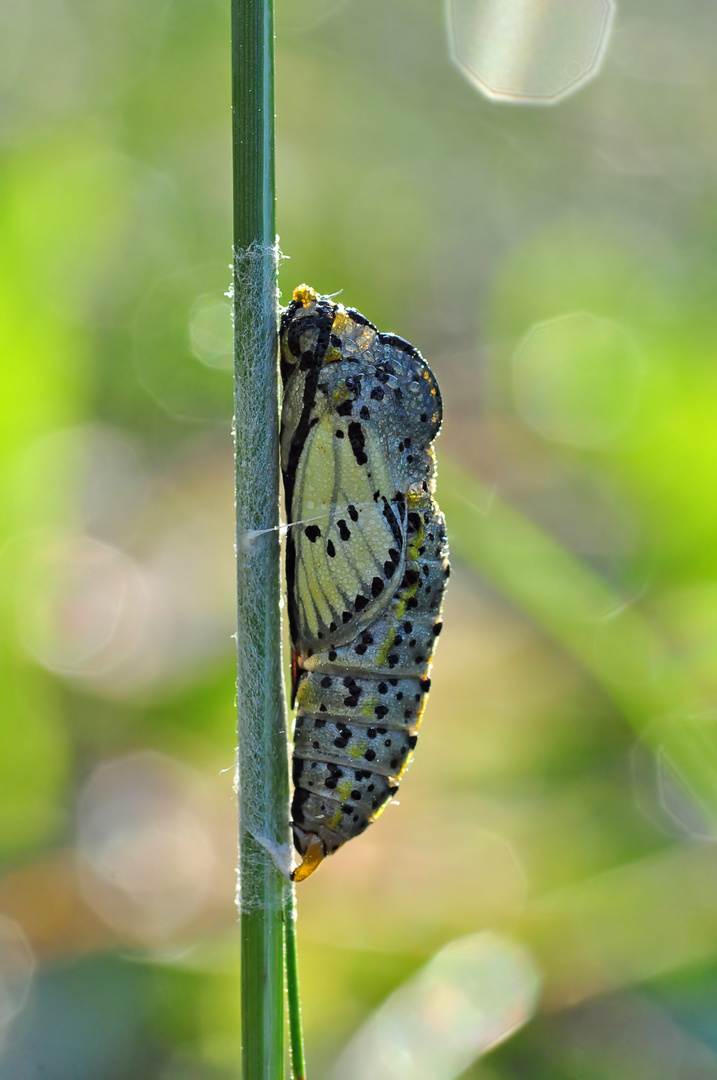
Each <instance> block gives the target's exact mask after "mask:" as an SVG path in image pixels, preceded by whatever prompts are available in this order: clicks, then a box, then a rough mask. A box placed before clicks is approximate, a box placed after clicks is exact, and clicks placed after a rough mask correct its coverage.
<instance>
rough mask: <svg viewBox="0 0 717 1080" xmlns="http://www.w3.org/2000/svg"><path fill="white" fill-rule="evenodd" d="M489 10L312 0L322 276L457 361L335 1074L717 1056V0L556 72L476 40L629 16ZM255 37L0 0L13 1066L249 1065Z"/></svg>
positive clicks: (306, 120)
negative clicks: (247, 93)
mask: <svg viewBox="0 0 717 1080" xmlns="http://www.w3.org/2000/svg"><path fill="white" fill-rule="evenodd" d="M576 2H577V0H576ZM490 7H491V5H490V4H486V3H479V2H477V0H476V2H473V0H457V2H456V3H455V4H454V6H453V8H452V9H451V10H450V11H449V12H448V14H449V15H452V16H453V22H452V24H451V25H452V26H453V45H454V50H455V51H457V52H459V53H461V55H460V56H459V59H462V62H463V70H462V69H461V68H460V67H459V66H458V65H457V64H456V63H454V62H453V59H452V56H451V48H450V45H449V34H448V32H447V12H446V9H445V8H444V6H443V5H442V3H441V2H440V0H338V2H333V0H306V2H303V3H298V2H297V0H277V12H276V22H277V27H276V28H277V58H276V66H277V167H278V207H277V219H278V229H279V233H280V238H281V246H282V249H283V251H284V253H285V254H286V255H287V256H288V260H287V261H285V262H284V263H283V265H282V269H281V287H282V291H283V297H284V301H286V300H287V299H288V298H289V297H290V294H291V290H292V288H293V287H294V286H295V285H296V284H298V283H300V282H303V281H307V282H309V283H310V284H311V285H313V286H314V287H315V288H317V289H319V290H320V291H322V292H330V293H333V292H337V291H338V290H343V291H342V292H341V294H340V299H341V300H343V301H345V302H346V303H347V304H350V305H353V306H355V307H357V308H358V309H359V310H361V311H363V312H364V313H365V314H366V315H367V316H368V317H369V318H371V319H372V320H373V321H374V322H376V323H377V324H378V325H379V326H380V327H381V328H382V329H385V330H394V331H396V332H398V333H400V334H401V335H403V336H405V337H407V338H408V339H409V340H411V341H412V342H414V343H415V344H416V345H417V346H418V347H419V348H420V349H421V350H422V352H423V353H424V355H425V356H426V357H427V358H428V360H429V362H430V363H431V365H432V367H433V369H434V371H435V372H436V375H437V377H438V379H439V382H440V385H441V388H442V391H443V396H444V402H445V422H444V431H443V434H442V436H441V438H440V440H439V443H438V447H437V449H438V455H439V465H440V477H441V479H440V481H439V494H438V497H439V501H440V502H441V505H442V506H443V507H444V509H445V510H446V513H447V517H448V526H449V537H450V539H451V545H452V552H453V563H454V574H453V577H452V579H451V583H450V588H449V591H448V594H447V601H446V608H445V620H444V621H445V630H444V633H443V636H442V638H441V645H440V648H439V650H438V654H437V660H436V663H435V667H434V671H433V687H434V689H433V691H432V695H431V701H430V703H429V706H428V710H427V716H426V721H425V725H424V729H423V732H422V735H421V739H420V741H419V745H418V751H417V755H416V759H415V762H414V764H413V765H412V767H411V770H410V772H409V774H408V776H407V777H406V779H405V782H404V783H403V785H402V787H401V792H400V800H399V801H400V806H399V807H395V806H393V807H391V808H389V810H388V812H387V813H386V814H385V816H384V817H383V818H382V820H381V822H380V823H379V824H378V825H377V826H376V827H375V828H374V829H371V830H370V831H369V833H367V834H366V835H365V836H364V837H362V838H361V839H360V840H359V841H357V842H356V844H355V845H354V844H352V845H351V846H350V848H348V849H346V850H345V851H343V852H341V853H339V854H338V855H337V856H336V858H335V859H332V860H330V861H329V863H327V864H326V866H325V867H322V869H321V872H320V873H318V874H317V875H316V876H315V877H313V878H312V879H311V880H310V881H309V882H307V883H306V884H305V885H303V886H301V888H300V890H299V917H300V961H301V974H302V981H303V994H304V1017H305V1024H306V1035H307V1044H308V1046H307V1051H308V1058H309V1067H310V1076H311V1078H312V1080H323V1078H326V1080H335V1078H337V1077H338V1076H339V1075H340V1076H341V1077H342V1080H350V1078H355V1080H362V1078H365V1080H383V1078H384V1077H386V1078H387V1080H401V1078H402V1077H404V1076H406V1077H411V1078H413V1080H416V1078H420V1080H433V1078H435V1080H448V1078H450V1077H452V1076H454V1075H457V1074H458V1073H459V1072H460V1070H461V1069H467V1072H465V1074H464V1075H466V1076H468V1077H470V1078H471V1080H518V1078H520V1080H710V1078H711V1080H714V1077H715V1076H717V1004H716V1002H717V903H716V901H715V897H716V896H717V857H716V853H715V846H714V839H715V828H716V823H717V740H716V738H715V734H716V732H715V719H716V716H717V714H716V713H715V704H716V702H717V664H716V663H715V645H716V644H717V500H715V495H714V493H715V489H716V487H717V438H715V419H716V417H717V366H716V364H715V360H716V357H715V323H716V319H715V295H716V287H717V227H716V224H715V223H716V221H717V213H716V211H717V201H716V196H715V170H716V167H717V157H716V154H715V146H717V76H716V75H715V67H714V56H713V53H714V42H715V40H716V36H717V11H715V8H714V5H712V4H708V3H705V2H703V0H685V2H684V3H683V4H681V5H680V6H679V7H678V6H676V5H674V4H669V3H666V2H665V0H652V2H650V3H647V0H624V2H623V3H622V4H621V5H620V8H619V10H618V11H617V12H616V14H615V18H614V21H613V24H612V29H611V33H608V30H609V28H608V27H607V24H606V23H603V25H602V30H600V33H601V34H602V35H603V37H602V46H603V53H604V55H603V56H602V64H601V69H600V71H599V73H598V74H597V75H596V77H595V78H592V79H590V80H589V81H586V82H585V85H581V86H579V87H578V88H577V89H576V91H575V92H574V93H572V94H570V95H569V96H566V97H564V98H561V99H560V100H559V101H553V102H552V103H551V104H546V103H543V104H540V103H536V102H535V101H533V103H532V104H521V103H518V102H516V101H514V100H509V99H508V100H497V101H496V100H490V99H489V97H487V96H486V95H485V94H484V93H481V91H480V88H479V87H478V86H477V85H476V82H475V80H471V78H469V77H466V76H467V70H466V61H465V55H464V53H463V50H464V48H466V49H467V50H468V54H469V60H470V62H471V63H473V62H475V64H477V65H478V66H479V67H480V65H481V64H486V63H487V64H488V67H489V68H490V66H491V64H492V65H493V68H495V70H496V71H498V73H499V74H500V75H501V77H503V76H504V75H505V77H506V78H507V79H508V83H510V78H514V77H515V78H517V75H516V72H517V73H518V74H519V75H520V77H521V78H522V79H524V82H522V83H520V85H519V86H517V89H516V93H517V92H520V93H521V94H525V93H526V87H527V91H530V90H531V88H533V90H534V89H535V88H536V86H537V90H538V91H541V90H544V89H545V86H546V85H549V86H552V83H551V82H550V80H551V79H552V78H557V79H558V82H560V80H561V79H562V78H563V77H564V76H566V73H567V75H568V76H569V78H574V75H575V70H576V69H575V65H574V64H573V66H572V67H571V66H570V65H569V64H568V60H570V57H569V55H568V57H567V60H566V52H565V49H566V48H568V54H569V47H572V45H575V47H576V48H577V45H576V41H577V39H578V38H579V37H580V34H581V33H582V31H583V30H585V27H587V30H586V33H588V37H589V36H590V34H591V33H592V34H595V33H596V32H597V31H596V30H595V27H596V26H598V24H599V23H600V20H599V18H598V19H597V22H596V10H597V9H599V8H601V7H602V5H601V0H585V3H584V4H583V3H582V0H581V2H580V3H577V6H575V5H573V7H574V10H573V14H575V11H577V12H578V15H577V16H575V18H576V19H577V21H576V22H575V24H574V25H573V24H572V23H571V24H570V27H569V31H565V34H567V38H568V40H567V45H566V40H563V39H564V38H565V34H564V35H563V38H560V35H558V38H559V40H558V39H555V38H554V35H553V36H551V33H552V32H550V33H549V32H547V31H546V32H545V33H542V32H541V27H540V25H539V21H540V20H539V19H538V23H533V24H532V25H531V28H530V32H529V33H528V32H527V31H526V32H525V33H524V34H523V35H522V37H521V33H520V32H519V31H520V18H519V17H518V15H519V14H520V12H519V11H518V8H517V7H516V2H515V0H505V4H504V6H503V7H502V8H500V6H496V3H493V14H494V15H495V13H496V11H497V12H498V14H500V13H501V12H502V15H505V12H506V11H507V12H508V15H509V16H510V17H511V18H512V17H513V16H514V15H515V16H516V19H517V24H516V22H515V20H514V22H513V24H511V25H512V26H513V29H512V30H511V31H510V33H512V34H516V33H517V45H516V41H514V40H513V38H511V37H510V33H508V30H506V29H505V27H503V29H501V26H502V24H500V19H498V21H497V22H496V21H495V20H494V23H495V25H493V24H491V26H492V27H493V28H492V30H491V29H490V27H489V26H488V23H486V22H485V18H484V16H485V12H483V13H482V14H481V10H482V9H484V8H490ZM560 8H561V5H560V4H559V3H557V2H556V0H553V3H552V5H551V4H547V3H544V4H542V5H537V6H536V11H538V12H539V13H540V12H543V13H544V14H545V18H546V19H548V16H550V18H551V19H554V17H555V13H556V11H557V12H558V15H560V16H561V17H562V15H564V14H565V13H564V12H562V14H561V10H560ZM583 8H584V11H585V19H586V22H585V25H584V26H583V27H582V30H581V21H580V20H581V18H582V16H580V11H581V10H582V9H583ZM603 10H604V9H603ZM516 12H518V15H516ZM488 14H490V12H489V13H488ZM598 15H599V11H598ZM479 16H480V18H483V22H481V21H480V19H479ZM485 17H486V18H487V16H485ZM476 19H477V20H478V21H477V22H476ZM471 20H473V21H471ZM591 20H592V21H591ZM448 21H450V20H448ZM508 21H509V22H510V19H509V20H508ZM504 22H505V19H504ZM499 24H500V25H499ZM515 25H518V31H516V30H515ZM561 25H563V24H561ZM551 26H553V23H551ZM481 28H482V30H481ZM591 28H592V29H591ZM598 29H599V27H598ZM489 30H490V32H489ZM479 31H480V33H479ZM228 32H229V25H228V4H227V3H225V2H219V0H205V2H203V3H201V4H199V3H196V2H192V0H165V2H162V3H154V4H146V3H139V2H138V0H123V2H122V3H120V4H113V3H109V2H108V0H30V2H24V3H23V2H20V0H7V2H6V3H5V4H4V5H3V6H2V8H1V9H0V139H1V149H0V153H1V154H2V170H1V173H0V221H1V229H0V237H1V239H0V341H1V342H2V362H1V363H0V386H1V400H2V423H1V424H0V560H1V561H0V613H1V618H0V672H1V681H0V687H1V690H2V692H1V696H0V709H1V717H2V724H1V725H0V847H1V849H2V850H1V853H2V859H3V870H2V876H1V877H0V1077H2V1080H31V1078H35V1077H42V1078H43V1080H85V1078H86V1080H125V1078H126V1080H130V1078H131V1080H143V1078H148V1080H149V1078H152V1080H156V1078H161V1080H205V1078H206V1080H229V1078H236V1077H238V1075H239V1072H238V1069H239V1066H238V1060H239V1023H238V946H237V932H236V928H235V911H234V907H233V893H234V887H235V877H234V866H235V852H234V844H235V839H234V837H235V806H234V796H233V792H232V779H233V776H232V774H233V758H234V741H235V736H234V727H235V717H234V704H233V701H234V658H233V643H232V638H231V635H232V633H233V631H234V583H233V493H232V458H231V436H230V422H231V415H230V413H231V373H230V368H231V355H230V350H231V343H230V332H229V323H228V308H227V301H226V299H225V297H224V295H223V294H224V291H225V289H226V287H227V285H228V282H229V270H228V265H229V262H230V249H229V243H230V237H231V202H230V200H231V183H230V180H231V163H230V106H229V66H228V65H229V46H228ZM491 34H492V35H493V36H492V37H491ZM501 34H503V35H504V36H503V37H501ZM506 34H507V35H508V36H507V37H505V35H506ZM471 35H473V38H471ZM571 35H573V38H574V39H575V40H573V38H571ZM608 38H609V40H608ZM596 40H597V39H596ZM571 43H572V45H571ZM578 44H579V42H578ZM589 44H590V42H589V41H588V45H589ZM593 44H594V45H595V41H594V42H593ZM518 45H519V46H520V49H521V50H522V52H521V57H520V58H518V59H516V55H515V54H511V53H510V49H511V48H513V49H514V50H515V48H517V46H518ZM584 45H585V43H584V42H583V43H582V45H581V46H580V47H581V49H582V53H581V55H583V54H584V53H585V48H584ZM474 46H475V48H474ZM491 48H493V50H494V51H493V52H491ZM501 49H502V50H503V51H502V52H501ZM471 50H472V51H471ZM495 50H498V51H497V52H496V51H495ZM506 50H507V53H506ZM599 52H600V50H599V49H598V48H597V46H596V48H595V49H593V53H592V54H590V49H588V50H587V53H588V54H590V55H592V56H593V61H592V62H593V66H594V67H595V68H596V67H597V64H598V59H597V58H598V54H599ZM498 53H500V57H498V59H496V57H497V56H498ZM506 56H507V58H506ZM499 61H500V62H499ZM501 65H502V66H501ZM578 66H579V65H578ZM493 68H491V72H493ZM506 72H507V75H506ZM531 80H532V81H531ZM536 80H537V82H536ZM546 80H547V81H546ZM551 92H552V91H551ZM451 943H452V944H451ZM446 947H447V949H446ZM441 950H443V951H441ZM436 954H438V955H436ZM431 958H433V959H431ZM427 963H428V964H429V967H428V968H425V969H424V965H426V964H427ZM422 969H423V972H422V974H418V975H417V974H416V973H418V972H421V971H422ZM406 980H409V981H408V983H406ZM398 987H402V988H401V989H400V990H399V991H398V993H397V996H395V997H393V998H392V999H391V1001H390V1002H389V1004H388V1005H387V1006H385V1007H384V1008H383V1010H382V1011H380V1012H378V1013H376V1012H375V1010H376V1009H378V1008H379V1007H380V1006H381V1005H382V1003H383V1002H384V1001H385V1000H386V998H387V997H388V996H389V995H390V994H391V993H392V992H393V991H395V990H396V988H398ZM417 1018H418V1020H419V1021H420V1023H417ZM411 1025H413V1026H411ZM357 1032H358V1035H357ZM351 1040H354V1041H353V1042H352V1041H351ZM419 1044H420V1055H418V1056H417V1054H418V1051H417V1049H416V1047H417V1046H419ZM347 1046H348V1049H346V1047H347ZM484 1051H490V1052H488V1053H487V1054H485V1055H484ZM342 1055H343V1056H342Z"/></svg>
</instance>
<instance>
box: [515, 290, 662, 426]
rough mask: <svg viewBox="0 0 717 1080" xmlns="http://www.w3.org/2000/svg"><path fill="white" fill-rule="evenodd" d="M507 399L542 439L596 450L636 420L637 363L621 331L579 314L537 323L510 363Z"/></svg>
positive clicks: (640, 366) (640, 377) (639, 361)
mask: <svg viewBox="0 0 717 1080" xmlns="http://www.w3.org/2000/svg"><path fill="white" fill-rule="evenodd" d="M512 369H513V370H512V375H513V399H514V402H515V407H516V409H517V411H518V413H519V414H520V415H521V416H522V418H523V419H524V420H525V421H526V423H528V424H529V425H530V426H531V427H532V428H534V430H535V431H537V432H538V433H539V434H540V435H542V436H543V437H544V438H546V439H552V440H554V441H556V442H560V443H566V444H568V445H572V446H581V447H597V446H602V445H605V444H606V443H609V442H611V441H612V440H614V439H616V438H618V437H619V436H620V435H621V433H622V432H623V431H624V430H625V429H626V428H627V426H628V425H629V423H630V421H631V420H632V417H633V415H634V412H635V409H636V407H637V403H638V400H639V397H640V393H641V390H642V383H643V378H644V370H643V362H642V357H641V355H640V353H639V352H638V350H637V349H636V347H635V344H634V342H633V340H632V338H631V336H630V334H629V333H628V332H627V331H626V330H625V329H624V327H622V326H620V325H618V324H617V323H614V322H612V321H611V320H609V319H602V318H600V317H598V316H597V315H592V314H590V313H589V312H585V311H576V312H573V313H571V314H569V315H561V316H558V317H557V318H555V319H548V320H547V321H546V322H540V323H535V324H534V325H533V326H532V327H531V328H530V330H529V331H528V333H527V334H526V335H525V337H524V338H523V340H522V341H521V343H520V344H519V346H518V348H517V349H516V351H515V353H514V355H513V360H512Z"/></svg>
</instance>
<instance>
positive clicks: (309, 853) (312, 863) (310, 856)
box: [291, 836, 326, 881]
mask: <svg viewBox="0 0 717 1080" xmlns="http://www.w3.org/2000/svg"><path fill="white" fill-rule="evenodd" d="M325 858H326V849H325V847H324V845H323V843H322V842H321V840H319V838H318V836H312V838H311V840H310V841H309V846H308V847H307V849H306V853H305V854H304V857H303V859H302V860H301V862H300V863H299V865H298V866H297V867H295V869H294V870H292V872H291V880H292V881H306V879H307V877H311V875H312V874H313V872H314V870H315V869H316V867H317V866H318V865H319V863H322V862H323V861H324V859H325Z"/></svg>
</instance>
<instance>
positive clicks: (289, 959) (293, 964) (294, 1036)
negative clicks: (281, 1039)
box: [286, 885, 306, 1080]
mask: <svg viewBox="0 0 717 1080" xmlns="http://www.w3.org/2000/svg"><path fill="white" fill-rule="evenodd" d="M286 987H287V995H288V999H289V1039H290V1043H291V1065H292V1071H293V1074H294V1080H305V1078H306V1062H305V1060H304V1035H303V1031H302V1027H301V994H300V992H299V964H298V955H297V948H296V894H295V892H294V887H293V885H292V887H291V888H290V889H289V890H288V892H287V896H286Z"/></svg>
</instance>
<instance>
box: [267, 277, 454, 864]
mask: <svg viewBox="0 0 717 1080" xmlns="http://www.w3.org/2000/svg"><path fill="white" fill-rule="evenodd" d="M281 350H282V374H283V378H284V405H283V410H282V468H283V472H284V486H285V492H286V501H287V519H288V521H289V523H290V524H291V525H292V527H291V528H290V529H289V534H288V539H287V584H288V595H289V622H290V630H291V640H292V650H293V654H294V670H295V688H294V689H295V701H296V706H297V715H296V727H295V734H294V754H293V780H294V797H293V802H292V827H293V834H294V843H295V845H296V848H297V850H298V852H299V853H300V855H301V856H302V862H301V864H300V865H299V866H298V867H297V869H296V871H295V872H294V878H295V880H302V879H303V878H305V877H308V875H309V874H310V873H312V871H313V870H314V869H315V868H316V866H318V864H319V863H320V862H321V861H322V860H323V859H324V858H325V857H326V855H328V854H331V853H332V852H333V851H335V850H336V849H337V848H338V847H340V846H341V845H342V844H343V843H345V842H346V841H347V840H349V839H351V838H352V837H354V836H357V835H358V834H359V833H361V832H363V831H364V829H365V828H366V827H367V825H369V824H370V823H371V822H372V821H374V820H375V819H376V818H377V817H378V816H379V814H380V813H381V812H382V810H383V809H384V807H385V806H386V804H387V803H388V801H389V800H390V799H391V798H392V796H393V795H394V794H395V792H396V790H397V788H398V783H399V780H400V778H401V775H402V773H403V771H404V769H405V767H406V765H407V763H408V760H409V758H410V756H411V754H412V751H413V748H414V747H415V745H416V738H417V731H418V726H419V724H420V721H421V716H422V713H423V708H424V706H425V701H426V695H427V693H428V689H429V686H430V680H429V679H428V671H429V668H430V664H431V659H432V655H433V650H434V648H435V643H436V638H437V636H438V634H439V633H440V630H441V625H442V624H441V621H440V620H441V605H442V599H443V591H444V587H445V581H446V578H447V577H448V574H449V565H448V558H447V555H448V551H447V544H446V534H445V525H444V521H443V516H442V514H441V512H440V510H439V509H438V507H437V505H436V503H435V501H434V499H433V490H434V486H435V458H434V454H433V448H432V445H431V444H432V442H433V439H434V438H435V436H436V435H437V433H438V430H439V428H440V423H441V416H442V412H441V399H440V394H439V391H438V386H437V384H436V381H435V378H434V376H433V374H432V372H431V371H430V369H429V367H428V365H427V364H426V362H425V361H424V360H423V357H422V356H421V355H420V353H418V351H417V350H416V349H414V348H413V346H411V345H409V344H408V342H405V341H404V340H403V339H401V338H398V337H396V336H395V335H391V334H382V333H380V332H379V331H378V330H377V329H376V328H375V327H374V326H373V325H372V324H371V323H369V322H368V320H366V319H365V318H364V317H363V316H362V315H360V314H359V313H358V312H355V311H353V310H352V309H345V308H344V307H342V306H341V305H338V304H334V303H333V302H332V301H331V300H330V299H329V298H327V297H322V296H319V295H317V294H316V293H315V292H314V291H313V290H312V289H310V288H309V287H308V286H301V287H300V288H298V289H297V290H296V291H295V292H294V298H293V300H292V302H291V304H290V305H289V306H288V308H287V309H286V310H285V312H284V315H283V317H282V328H281Z"/></svg>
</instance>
